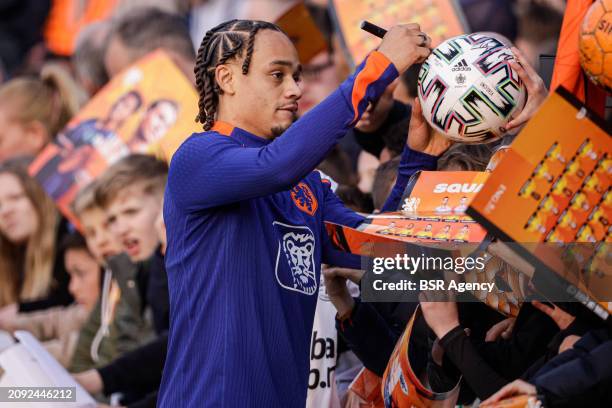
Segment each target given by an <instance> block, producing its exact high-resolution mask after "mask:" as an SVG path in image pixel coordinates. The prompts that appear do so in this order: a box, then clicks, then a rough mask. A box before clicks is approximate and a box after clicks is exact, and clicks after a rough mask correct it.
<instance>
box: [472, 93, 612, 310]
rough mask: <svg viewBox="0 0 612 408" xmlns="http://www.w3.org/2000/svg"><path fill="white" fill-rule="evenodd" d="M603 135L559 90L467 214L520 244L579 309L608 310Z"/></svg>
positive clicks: (608, 200) (606, 143)
mask: <svg viewBox="0 0 612 408" xmlns="http://www.w3.org/2000/svg"><path fill="white" fill-rule="evenodd" d="M605 129H606V128H605V125H604V124H603V123H602V122H601V121H600V120H599V119H598V118H597V117H596V116H593V115H591V114H590V113H588V112H587V110H586V109H584V108H583V107H582V105H581V104H580V103H579V102H578V101H577V100H576V99H575V98H574V97H573V96H572V95H571V94H569V93H568V92H567V91H565V90H564V89H560V90H558V91H557V92H556V93H553V94H551V96H550V97H549V98H548V100H547V101H546V102H545V104H544V105H543V106H542V107H541V108H540V110H539V111H538V113H537V115H536V116H535V117H534V118H532V119H531V120H530V121H529V123H528V124H527V126H526V127H525V128H524V129H523V131H522V132H521V133H520V134H519V136H518V137H517V138H516V139H515V141H514V143H513V144H512V145H511V147H510V149H509V150H508V152H507V153H506V154H505V156H504V157H503V158H502V159H501V161H500V162H499V164H498V165H497V167H496V168H495V170H494V171H493V172H492V173H491V176H490V177H489V179H488V180H487V182H486V183H485V185H484V187H483V188H482V190H481V191H480V192H479V193H478V194H477V195H476V197H475V198H474V200H472V202H471V204H470V206H469V209H468V214H469V215H471V216H472V217H473V218H474V219H475V220H477V221H478V222H479V223H480V224H482V225H483V226H484V227H486V228H487V229H488V230H489V231H490V232H492V233H493V234H494V235H495V236H497V237H498V238H500V239H501V240H503V241H507V242H512V241H515V242H518V243H520V245H521V246H522V248H524V250H523V252H524V253H523V255H524V256H525V258H526V259H527V260H528V261H530V262H532V263H533V264H534V265H537V266H541V267H543V268H544V269H547V270H551V271H554V272H555V273H557V274H558V275H560V276H562V277H563V278H564V279H565V280H567V281H568V282H569V283H571V285H574V286H575V288H570V289H571V290H573V291H576V290H577V291H578V292H577V293H578V294H577V295H576V297H578V298H581V299H582V300H584V302H585V303H586V302H587V300H586V299H587V297H586V296H587V295H588V296H592V297H594V298H595V299H598V300H599V301H600V303H601V305H602V306H603V307H605V308H607V309H608V310H612V309H609V307H608V301H610V300H612V270H610V269H611V268H610V265H609V263H608V262H606V261H605V258H606V256H608V255H607V252H608V251H607V245H608V244H607V243H609V242H610V240H611V234H610V232H611V231H612V230H611V228H610V227H611V225H610V221H611V220H612V218H611V217H612V193H611V192H610V186H611V183H612V157H611V156H610V153H611V147H612V143H611V142H612V139H611V138H610V133H609V131H607V130H605ZM529 243H532V244H531V245H529ZM559 244H572V245H571V246H570V245H565V246H562V247H560V246H559ZM555 248H558V249H555ZM570 250H571V253H570V255H571V257H566V255H567V254H568V253H567V251H570ZM559 251H565V252H563V253H561V252H559ZM578 252H580V253H578ZM568 260H571V261H572V262H573V264H572V263H571V262H569V261H568ZM570 289H568V290H570ZM580 292H584V293H582V294H581V293H580ZM591 309H592V310H594V311H595V312H596V313H597V314H599V315H600V316H602V317H605V316H606V315H607V314H606V313H603V312H602V311H601V310H599V309H597V308H596V306H595V305H592V307H591Z"/></svg>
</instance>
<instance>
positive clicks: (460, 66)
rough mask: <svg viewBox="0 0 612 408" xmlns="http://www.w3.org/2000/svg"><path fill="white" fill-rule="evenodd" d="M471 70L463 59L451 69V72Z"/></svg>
mask: <svg viewBox="0 0 612 408" xmlns="http://www.w3.org/2000/svg"><path fill="white" fill-rule="evenodd" d="M471 70H472V68H470V67H469V66H468V64H467V62H465V60H464V59H462V60H461V61H459V62H458V63H457V65H455V66H454V67H453V68H451V71H453V72H456V71H471Z"/></svg>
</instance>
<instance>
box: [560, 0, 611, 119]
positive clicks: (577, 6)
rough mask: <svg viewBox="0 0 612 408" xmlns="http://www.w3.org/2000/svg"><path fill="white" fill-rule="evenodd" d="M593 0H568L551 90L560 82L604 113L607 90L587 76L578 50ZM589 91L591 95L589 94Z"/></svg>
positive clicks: (594, 108) (588, 104) (596, 110)
mask: <svg viewBox="0 0 612 408" xmlns="http://www.w3.org/2000/svg"><path fill="white" fill-rule="evenodd" d="M591 4H593V0H568V1H567V6H566V9H565V15H564V17H563V25H562V27H561V35H560V36H559V45H558V46H557V57H556V59H555V67H554V70H553V77H552V81H551V83H550V92H554V91H555V89H557V87H558V86H559V85H561V86H563V87H564V88H566V89H567V90H569V91H570V92H571V93H573V94H574V95H576V97H577V98H578V99H580V100H581V101H582V102H585V103H586V104H587V106H588V107H589V108H591V109H592V110H594V111H595V112H597V113H598V114H600V115H601V116H603V114H604V109H605V100H606V92H605V91H604V90H602V89H601V88H598V87H597V86H596V85H595V84H593V83H591V82H590V81H589V80H588V79H587V78H585V75H584V73H583V72H582V68H580V53H579V51H578V39H579V36H580V26H581V25H582V20H583V19H584V16H585V15H586V12H587V11H588V9H589V7H591ZM587 95H588V98H586V96H587Z"/></svg>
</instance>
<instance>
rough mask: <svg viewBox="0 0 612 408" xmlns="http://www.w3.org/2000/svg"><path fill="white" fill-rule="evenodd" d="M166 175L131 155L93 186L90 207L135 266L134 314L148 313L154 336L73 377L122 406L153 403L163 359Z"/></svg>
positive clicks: (145, 159) (155, 162)
mask: <svg viewBox="0 0 612 408" xmlns="http://www.w3.org/2000/svg"><path fill="white" fill-rule="evenodd" d="M167 171H168V168H167V166H166V164H165V163H164V162H160V161H158V160H157V159H155V158H153V157H151V156H147V155H142V154H133V155H130V156H127V157H125V158H124V159H121V160H120V161H118V162H117V163H115V164H114V165H113V166H111V167H110V168H109V169H108V170H107V171H106V172H105V173H104V174H103V175H102V176H101V178H100V179H99V181H98V182H97V184H96V187H95V198H96V203H97V205H99V206H100V208H102V209H103V210H104V213H105V215H106V220H107V222H108V226H109V231H110V232H111V234H112V236H113V239H114V240H115V241H116V242H118V243H119V244H120V246H121V250H122V251H124V252H126V253H127V254H128V256H129V258H130V260H131V261H132V262H135V263H136V264H137V268H136V273H135V275H134V277H133V279H134V282H135V284H136V286H137V287H138V289H139V293H140V294H141V297H140V299H139V300H140V302H141V303H140V310H139V312H140V314H141V315H142V314H144V313H145V310H148V309H150V310H151V312H152V317H153V326H154V328H155V332H156V333H157V335H158V336H157V337H156V338H155V339H154V340H153V341H151V342H149V343H148V344H146V345H144V346H141V347H138V348H136V349H134V350H132V351H130V352H127V353H124V354H122V355H121V356H119V357H118V358H117V359H115V360H113V361H112V362H110V363H109V364H107V365H105V366H103V367H100V368H98V369H95V370H87V371H84V372H81V373H79V374H76V375H75V377H76V378H77V380H78V381H79V382H81V384H83V385H84V386H85V388H86V389H87V390H88V391H90V392H92V393H99V392H103V393H104V394H105V395H110V394H112V393H114V392H122V393H125V394H126V399H125V400H124V403H129V401H136V400H139V399H142V398H144V399H145V400H146V401H149V402H151V401H152V403H153V404H154V401H155V399H156V393H155V391H156V390H157V388H158V387H159V383H160V381H161V369H162V367H163V363H164V360H165V356H166V347H167V339H168V337H167V330H168V324H169V321H168V319H169V308H168V287H167V277H166V271H165V267H164V263H163V255H162V251H163V249H164V245H163V243H164V242H165V237H162V236H160V235H162V234H163V233H164V228H163V223H162V220H161V219H160V212H161V205H162V198H163V191H164V188H165V183H166V177H167ZM151 393H152V394H151Z"/></svg>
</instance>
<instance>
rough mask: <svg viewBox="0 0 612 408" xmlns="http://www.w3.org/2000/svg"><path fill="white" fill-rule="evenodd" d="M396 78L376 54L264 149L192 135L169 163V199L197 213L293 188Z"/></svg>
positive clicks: (208, 135) (214, 135)
mask: <svg viewBox="0 0 612 408" xmlns="http://www.w3.org/2000/svg"><path fill="white" fill-rule="evenodd" d="M397 76H398V72H397V70H396V69H395V67H394V66H393V64H392V63H391V62H390V61H389V60H388V59H387V58H386V57H385V56H384V55H383V54H381V53H379V52H376V51H374V52H372V53H371V54H370V55H369V56H368V58H366V60H365V61H364V62H363V63H362V64H361V65H360V66H359V67H358V68H357V70H356V71H355V73H354V74H353V75H352V76H351V77H349V78H348V79H347V80H346V81H344V82H343V83H342V84H341V85H340V87H339V88H338V89H337V90H336V91H335V92H334V93H332V94H331V95H330V96H329V97H327V98H326V99H325V100H324V101H323V102H321V103H320V104H319V105H317V106H316V107H315V108H314V109H312V110H311V111H310V112H308V113H307V114H306V115H304V117H302V118H301V119H300V120H298V121H296V122H295V123H294V124H293V125H292V126H291V127H290V128H289V129H287V131H285V133H283V135H282V136H280V137H278V138H277V139H275V140H274V141H273V142H271V143H269V144H268V145H266V146H264V147H260V148H249V147H242V146H241V145H239V144H238V143H236V142H235V141H233V140H232V139H231V137H225V136H222V135H220V134H217V133H205V134H203V135H194V136H192V137H190V138H189V139H188V140H187V141H185V142H184V143H183V144H182V145H181V147H180V148H179V149H178V151H177V152H176V153H175V154H174V156H173V158H172V161H171V163H170V171H169V174H168V186H167V189H168V193H169V197H170V198H171V199H172V200H173V201H174V204H175V205H176V206H177V207H179V208H181V209H183V210H185V211H199V210H203V209H206V208H211V207H216V206H219V205H223V204H228V203H233V202H237V201H242V200H247V199H251V198H255V197H260V196H265V195H268V194H272V193H275V192H278V191H282V190H285V189H287V188H289V187H291V186H292V185H294V184H295V183H296V182H297V181H299V180H301V179H302V178H304V177H305V176H306V175H307V174H308V173H309V172H311V171H312V170H313V169H314V168H315V166H316V165H317V164H318V163H320V162H321V160H322V159H323V158H324V157H325V155H326V154H327V153H328V151H329V150H330V149H331V148H332V147H333V146H334V145H335V144H336V143H337V141H338V140H339V139H340V138H341V137H343V136H344V134H345V133H346V132H347V130H348V129H350V128H351V127H352V126H354V125H355V124H356V123H357V121H358V120H359V118H360V117H361V114H362V113H363V111H364V110H365V109H366V107H367V105H368V103H369V102H370V101H373V100H376V99H377V98H378V97H379V96H380V95H381V94H382V93H383V91H384V90H385V88H386V87H387V86H388V85H389V84H390V83H391V82H392V81H393V80H394V79H395V78H397Z"/></svg>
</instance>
